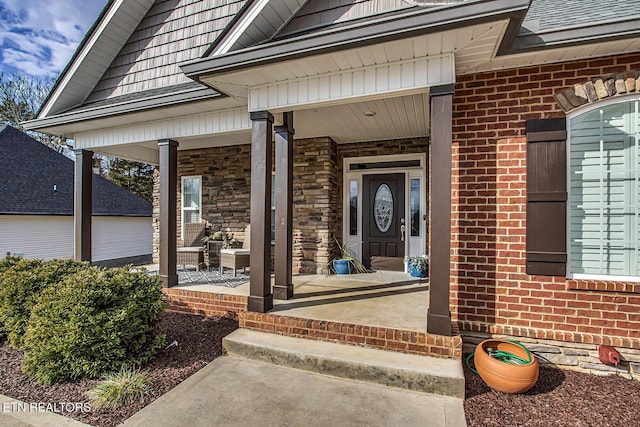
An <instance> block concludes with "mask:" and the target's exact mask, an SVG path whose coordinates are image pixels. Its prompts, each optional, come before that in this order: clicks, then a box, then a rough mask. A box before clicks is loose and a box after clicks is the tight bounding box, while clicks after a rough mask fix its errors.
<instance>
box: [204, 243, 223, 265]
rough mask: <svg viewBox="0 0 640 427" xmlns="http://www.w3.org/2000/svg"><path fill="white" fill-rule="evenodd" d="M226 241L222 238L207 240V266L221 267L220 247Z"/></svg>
mask: <svg viewBox="0 0 640 427" xmlns="http://www.w3.org/2000/svg"><path fill="white" fill-rule="evenodd" d="M223 244H224V242H223V241H222V240H207V267H208V269H209V270H211V267H213V266H216V267H217V268H220V249H222V245H223Z"/></svg>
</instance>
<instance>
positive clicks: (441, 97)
mask: <svg viewBox="0 0 640 427" xmlns="http://www.w3.org/2000/svg"><path fill="white" fill-rule="evenodd" d="M453 91H454V86H453V85H447V86H440V87H434V88H431V93H430V98H431V99H430V101H431V164H430V170H431V200H430V203H431V205H430V209H429V212H430V213H431V223H430V226H431V233H430V240H431V242H430V245H429V248H430V253H429V264H430V265H429V270H430V271H429V310H428V312H427V332H429V333H432V334H438V335H448V336H450V335H451V312H450V311H449V287H450V286H449V285H450V283H449V281H450V278H451V259H450V252H451V142H452V130H451V126H452V108H453Z"/></svg>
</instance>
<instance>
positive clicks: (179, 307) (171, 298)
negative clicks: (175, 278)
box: [162, 288, 248, 319]
mask: <svg viewBox="0 0 640 427" xmlns="http://www.w3.org/2000/svg"><path fill="white" fill-rule="evenodd" d="M162 292H164V294H165V295H166V296H167V302H168V303H169V307H168V309H169V310H171V311H179V312H183V313H194V314H202V315H205V316H226V317H231V318H233V319H237V318H238V314H239V313H240V312H244V311H247V300H248V298H247V297H246V296H242V295H225V294H216V293H213V292H202V291H192V290H186V289H176V288H168V289H167V288H164V289H162Z"/></svg>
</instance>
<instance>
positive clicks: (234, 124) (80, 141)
mask: <svg viewBox="0 0 640 427" xmlns="http://www.w3.org/2000/svg"><path fill="white" fill-rule="evenodd" d="M249 129H251V120H250V118H249V113H248V112H247V110H246V108H244V107H239V108H234V109H229V110H221V111H210V112H206V113H200V114H191V115H186V116H180V117H174V118H170V119H164V120H155V121H149V122H133V123H130V124H128V125H122V126H118V127H109V128H102V129H98V130H93V131H88V132H80V133H77V134H75V135H74V140H75V145H74V148H78V149H79V148H83V149H92V150H95V149H98V148H100V147H108V146H113V145H121V144H132V143H140V142H152V143H154V144H155V143H156V142H157V141H158V140H159V139H167V138H170V139H177V140H181V139H182V138H192V137H199V136H203V135H214V134H226V133H233V132H237V131H242V130H249Z"/></svg>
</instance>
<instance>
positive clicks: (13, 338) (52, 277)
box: [0, 257, 90, 347]
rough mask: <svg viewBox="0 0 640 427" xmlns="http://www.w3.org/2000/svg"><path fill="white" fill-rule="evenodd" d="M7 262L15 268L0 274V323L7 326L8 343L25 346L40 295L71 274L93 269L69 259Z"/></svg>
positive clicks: (18, 259)
mask: <svg viewBox="0 0 640 427" xmlns="http://www.w3.org/2000/svg"><path fill="white" fill-rule="evenodd" d="M5 259H6V258H5ZM6 263H7V265H8V264H11V263H12V264H13V265H11V266H10V267H9V268H7V269H6V270H5V271H4V272H3V273H2V274H0V322H2V323H3V324H4V329H5V331H6V334H7V338H8V339H9V343H10V344H11V345H12V346H14V347H22V344H23V339H24V333H25V330H26V328H27V322H28V321H29V315H30V314H31V308H32V307H33V306H34V304H35V303H36V300H37V298H38V296H39V295H40V293H41V292H42V291H43V290H44V289H46V288H47V287H48V286H50V285H52V284H57V283H58V282H60V281H61V280H62V279H64V278H65V277H67V276H69V275H70V274H74V273H76V272H77V271H80V270H83V269H87V268H90V267H89V264H88V263H86V262H79V261H74V260H70V259H54V260H51V261H43V260H40V259H20V258H15V257H13V259H11V260H8V261H6Z"/></svg>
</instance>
